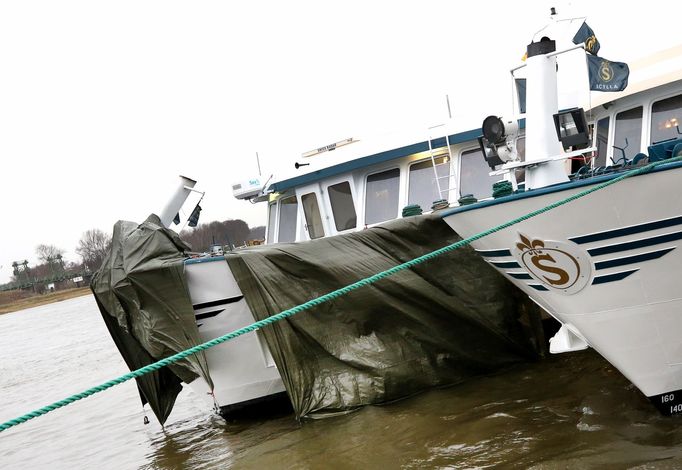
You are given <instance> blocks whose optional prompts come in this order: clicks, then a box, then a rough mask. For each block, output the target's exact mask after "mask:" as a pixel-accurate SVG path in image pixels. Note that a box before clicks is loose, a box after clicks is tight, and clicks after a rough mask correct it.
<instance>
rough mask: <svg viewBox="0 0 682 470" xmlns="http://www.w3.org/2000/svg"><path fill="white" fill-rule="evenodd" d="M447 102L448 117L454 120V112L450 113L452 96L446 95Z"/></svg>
mask: <svg viewBox="0 0 682 470" xmlns="http://www.w3.org/2000/svg"><path fill="white" fill-rule="evenodd" d="M445 101H446V102H447V103H448V116H449V117H450V119H452V112H451V111H450V96H448V95H445Z"/></svg>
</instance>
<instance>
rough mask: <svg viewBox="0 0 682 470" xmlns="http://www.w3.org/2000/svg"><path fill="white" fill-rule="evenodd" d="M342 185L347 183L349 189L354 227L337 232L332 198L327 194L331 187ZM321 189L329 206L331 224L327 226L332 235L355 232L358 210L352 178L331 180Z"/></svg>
mask: <svg viewBox="0 0 682 470" xmlns="http://www.w3.org/2000/svg"><path fill="white" fill-rule="evenodd" d="M343 183H347V184H348V186H349V188H350V195H351V199H352V201H353V211H354V212H355V226H354V227H351V228H346V229H342V230H339V229H338V228H337V223H336V214H335V213H334V205H333V204H332V198H331V196H330V194H329V188H330V187H332V186H336V185H339V184H343ZM323 187H324V194H325V203H326V204H328V205H329V212H330V216H331V219H332V223H331V224H329V226H330V227H329V228H330V229H331V230H332V231H333V233H347V232H351V231H354V230H357V228H358V221H359V217H358V208H357V207H356V205H355V203H356V201H357V200H358V198H357V194H356V192H355V184H354V181H353V178H352V177H341V178H335V179H333V180H329V181H327V182H325V183H324V186H323Z"/></svg>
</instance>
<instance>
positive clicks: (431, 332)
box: [226, 215, 535, 417]
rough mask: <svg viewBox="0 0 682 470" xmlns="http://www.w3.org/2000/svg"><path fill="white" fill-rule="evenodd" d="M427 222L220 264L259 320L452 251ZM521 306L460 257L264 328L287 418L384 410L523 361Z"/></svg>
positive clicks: (436, 225)
mask: <svg viewBox="0 0 682 470" xmlns="http://www.w3.org/2000/svg"><path fill="white" fill-rule="evenodd" d="M458 240H459V237H458V236H457V235H456V234H455V233H454V232H453V231H452V230H451V229H450V228H449V227H448V226H447V225H446V224H445V223H444V222H443V221H442V220H441V219H440V218H439V217H438V216H437V215H429V216H418V217H409V218H405V219H399V220H395V221H392V222H387V223H385V224H382V225H380V226H376V227H372V228H370V229H367V230H363V231H360V232H355V233H350V234H347V235H340V236H335V237H329V238H323V239H318V240H313V241H310V242H305V243H292V244H278V245H265V246H262V247H257V248H255V249H248V250H243V251H237V252H233V253H230V254H228V255H227V256H226V258H227V261H228V263H229V266H230V269H231V270H232V272H233V274H234V275H235V278H236V280H237V282H238V284H239V287H240V289H241V290H242V292H243V293H244V296H245V298H246V301H247V303H248V305H249V307H250V308H251V311H252V312H253V314H254V315H255V316H256V319H258V320H260V319H263V318H266V317H268V316H270V315H273V314H276V313H278V312H280V311H282V310H285V309H288V308H291V307H294V306H296V305H298V304H301V303H303V302H305V301H307V300H310V299H313V298H315V297H318V296H320V295H323V294H326V293H328V292H331V291H333V290H335V289H338V288H340V287H343V286H345V285H348V284H351V283H353V282H355V281H358V280H360V279H362V278H365V277H368V276H370V275H372V274H375V273H378V272H380V271H383V270H386V269H388V268H391V267H393V266H396V265H398V264H400V263H403V262H405V261H409V260H411V259H413V258H416V257H418V256H421V255H423V254H426V253H428V252H431V251H433V250H435V249H438V248H441V247H443V246H445V245H448V244H451V243H454V242H456V241H458ZM523 299H526V296H525V295H523V294H521V293H520V291H518V290H517V289H516V288H515V287H514V286H512V284H511V283H509V282H508V281H506V280H505V279H504V278H503V277H502V276H501V275H500V274H499V273H498V272H497V271H496V270H494V269H493V268H492V267H490V266H489V265H488V264H487V263H486V262H485V261H483V260H482V259H481V258H480V257H479V256H478V255H477V254H476V253H475V252H474V251H473V250H472V249H471V248H469V247H465V248H462V249H459V250H455V251H454V252H451V253H450V254H447V255H444V256H441V257H439V258H436V259H434V260H431V261H428V262H426V263H424V264H421V265H419V266H417V267H415V268H412V269H409V270H405V271H402V272H400V273H398V274H396V275H394V276H391V277H388V278H385V279H382V280H380V281H379V282H377V283H376V284H373V285H371V286H367V287H363V288H360V289H358V290H355V291H353V292H352V293H350V294H348V295H345V296H343V297H341V298H339V299H336V300H334V301H331V302H328V303H326V304H323V305H320V306H317V307H314V308H312V309H311V310H308V311H305V312H302V313H299V314H297V315H295V316H293V317H289V318H287V319H285V320H283V321H280V322H277V323H275V324H273V325H270V326H268V327H266V328H264V329H263V330H261V331H262V333H263V334H264V336H265V338H266V340H267V344H268V346H269V348H270V351H271V352H272V355H273V357H274V359H275V362H276V364H277V367H278V369H279V371H280V373H281V375H282V378H283V380H284V383H285V386H286V389H287V392H288V394H289V397H290V399H291V401H292V404H293V407H294V410H295V412H296V415H297V416H298V417H302V416H314V415H315V414H326V413H329V412H343V411H347V410H352V409H354V408H357V407H359V406H362V405H367V404H374V403H384V402H389V401H392V400H396V399H399V398H403V397H406V396H409V395H412V394H414V393H416V392H419V391H422V390H424V389H427V388H429V387H435V386H443V385H449V384H454V383H457V382H460V381H462V380H464V379H465V378H467V377H470V376H472V375H477V374H483V373H488V372H491V371H494V370H496V369H499V368H501V367H504V366H508V365H510V364H513V363H515V362H518V361H521V360H527V359H529V358H532V357H535V349H534V348H533V346H532V344H531V342H530V341H529V335H528V334H527V331H526V330H524V328H523V326H522V324H521V323H520V322H519V315H520V307H521V306H522V302H523V301H524V300H523Z"/></svg>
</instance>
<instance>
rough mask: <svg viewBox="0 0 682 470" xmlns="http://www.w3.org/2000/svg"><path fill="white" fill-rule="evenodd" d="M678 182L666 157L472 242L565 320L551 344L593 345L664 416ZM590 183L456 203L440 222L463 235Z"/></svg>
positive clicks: (679, 305)
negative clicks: (656, 166)
mask: <svg viewBox="0 0 682 470" xmlns="http://www.w3.org/2000/svg"><path fill="white" fill-rule="evenodd" d="M602 179H603V178H602ZM680 182H682V167H680V165H679V164H671V165H669V166H668V168H665V169H663V168H660V171H655V172H653V173H650V174H645V175H640V176H637V177H633V178H629V179H626V180H624V181H622V182H619V183H616V184H614V185H612V186H609V187H607V188H605V189H602V190H599V191H597V192H595V193H592V194H590V195H588V196H586V197H583V198H581V199H578V200H576V201H573V202H570V203H568V204H566V205H563V206H560V207H558V208H556V209H553V210H551V211H549V212H547V213H545V214H542V215H539V216H536V217H534V218H531V219H528V220H526V221H523V222H520V223H519V224H517V225H514V226H512V227H509V228H507V229H505V230H502V231H500V232H497V233H494V234H491V235H489V236H486V237H484V238H482V239H480V240H478V241H476V242H474V243H473V244H472V246H473V247H474V248H475V249H476V250H477V251H479V253H480V254H481V255H482V256H484V258H485V259H486V260H487V261H488V262H489V263H490V264H491V265H492V266H494V267H496V268H497V269H498V270H499V271H500V272H502V273H503V274H504V275H505V276H506V277H507V278H508V279H509V280H510V281H511V282H513V283H514V284H515V285H517V286H518V287H519V288H521V289H522V290H523V291H524V292H526V293H527V294H528V295H529V296H530V297H531V298H532V299H533V300H534V301H535V302H537V303H538V304H539V305H540V306H542V307H543V308H544V309H545V310H546V311H547V312H548V313H549V314H551V315H552V316H554V317H555V318H556V319H557V320H559V321H560V322H561V323H562V324H563V325H564V328H563V330H564V331H563V332H562V334H563V335H564V337H563V338H557V339H556V342H555V343H554V344H553V346H554V347H553V350H555V351H562V350H576V349H581V347H580V345H581V342H582V343H583V344H587V345H589V346H591V347H593V348H594V349H596V350H597V351H598V352H599V353H600V354H601V355H602V356H604V358H606V359H607V360H608V361H609V362H610V363H611V364H613V365H614V366H615V367H616V368H617V369H618V370H620V371H621V372H622V373H623V375H625V376H626V377H627V378H628V379H629V380H630V381H632V383H634V384H635V385H636V386H637V387H638V388H639V389H640V390H641V391H642V392H643V393H644V394H645V395H646V396H647V397H649V398H650V399H651V400H652V402H653V403H654V404H655V405H656V406H657V407H658V408H659V410H661V411H662V412H663V413H665V414H675V413H679V412H682V338H681V335H682V285H681V283H680V278H681V276H680V274H682V249H678V245H679V244H680V243H681V242H682V189H680ZM596 183H597V181H593V182H592V184H596ZM589 185H590V184H589V183H585V182H578V183H577V184H576V183H569V184H567V185H561V186H558V187H554V188H552V187H550V188H546V189H543V190H537V191H532V192H528V193H525V194H524V195H515V196H510V197H507V198H504V199H500V200H498V201H494V202H491V203H486V202H483V203H480V204H478V205H477V206H472V207H471V208H466V207H464V208H458V209H455V210H452V211H450V212H449V213H446V215H445V216H444V220H445V221H446V222H447V223H448V224H449V225H450V226H451V227H452V228H453V229H454V230H455V231H456V232H457V233H458V234H459V235H461V236H462V237H463V238H466V237H470V236H472V235H475V234H477V233H479V232H482V231H484V230H487V229H489V228H491V227H494V226H496V225H499V224H501V223H504V222H507V221H510V220H512V219H515V218H517V217H520V216H522V215H525V214H528V213H529V212H532V211H534V210H537V209H539V208H542V207H544V206H547V205H549V204H551V203H553V202H555V201H558V200H561V199H564V198H566V197H568V196H570V195H571V194H575V193H578V192H580V191H582V190H584V189H586V188H587V187H589ZM526 245H530V246H526ZM567 334H570V336H572V337H573V338H574V339H575V341H573V342H571V341H566V338H567V336H566V335H567Z"/></svg>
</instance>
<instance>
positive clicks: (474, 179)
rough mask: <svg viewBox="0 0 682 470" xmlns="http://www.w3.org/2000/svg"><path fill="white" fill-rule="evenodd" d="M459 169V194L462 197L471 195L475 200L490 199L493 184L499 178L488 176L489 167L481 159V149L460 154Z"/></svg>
mask: <svg viewBox="0 0 682 470" xmlns="http://www.w3.org/2000/svg"><path fill="white" fill-rule="evenodd" d="M461 160H462V163H461V167H460V183H459V187H460V192H461V194H462V196H464V195H466V194H473V195H474V196H475V197H476V198H477V199H483V198H486V197H490V196H491V195H492V194H493V183H495V182H496V181H498V180H499V179H500V177H499V176H489V175H488V173H489V172H490V167H489V166H488V163H486V161H485V159H484V158H483V153H481V149H476V150H469V151H466V152H462V157H461Z"/></svg>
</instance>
